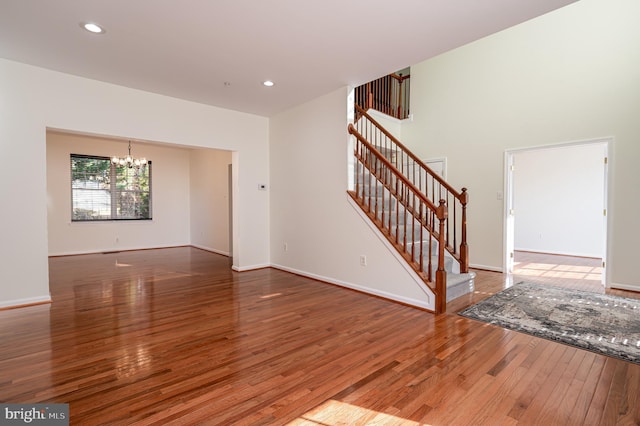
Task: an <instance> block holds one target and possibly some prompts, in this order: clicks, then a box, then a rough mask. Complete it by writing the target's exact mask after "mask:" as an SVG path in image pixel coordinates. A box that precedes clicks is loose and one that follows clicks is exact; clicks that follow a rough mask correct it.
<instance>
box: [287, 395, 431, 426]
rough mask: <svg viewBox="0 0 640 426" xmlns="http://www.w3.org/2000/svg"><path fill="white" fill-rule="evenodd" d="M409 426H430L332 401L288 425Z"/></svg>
mask: <svg viewBox="0 0 640 426" xmlns="http://www.w3.org/2000/svg"><path fill="white" fill-rule="evenodd" d="M370 424H375V425H403V426H404V425H407V426H412V425H416V426H428V425H426V424H425V423H418V422H414V421H410V420H407V419H404V418H402V417H396V416H394V415H392V414H387V413H381V412H379V411H375V410H370V409H368V408H364V407H358V406H357V405H351V404H348V403H346V402H342V401H336V400H333V399H330V400H328V401H325V402H324V403H323V404H321V405H319V406H317V407H316V408H314V409H312V410H311V411H308V412H307V413H305V414H303V415H302V416H300V417H299V418H297V419H296V420H294V421H292V422H290V423H288V425H295V426H301V425H309V426H310V425H316V426H319V425H322V426H338V425H370Z"/></svg>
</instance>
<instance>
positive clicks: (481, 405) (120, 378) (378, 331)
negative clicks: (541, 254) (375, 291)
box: [0, 247, 640, 425]
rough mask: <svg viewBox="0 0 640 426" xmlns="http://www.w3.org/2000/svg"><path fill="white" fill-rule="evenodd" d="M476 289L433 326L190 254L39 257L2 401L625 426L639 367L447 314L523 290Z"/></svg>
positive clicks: (228, 414)
mask: <svg viewBox="0 0 640 426" xmlns="http://www.w3.org/2000/svg"><path fill="white" fill-rule="evenodd" d="M477 274H478V275H477V278H476V291H475V292H474V293H472V294H470V295H467V296H464V297H462V298H459V299H456V300H454V301H453V302H451V303H450V304H449V306H448V313H446V314H443V315H440V316H434V315H432V314H429V313H426V312H423V311H421V310H418V309H413V308H410V307H407V306H403V305H400V304H396V303H393V302H389V301H385V300H382V299H379V298H375V297H371V296H367V295H364V294H360V293H357V292H354V291H350V290H346V289H343V288H340V287H336V286H333V285H329V284H325V283H321V282H318V281H314V280H311V279H307V278H304V277H300V276H296V275H291V274H289V273H286V272H283V271H279V270H275V269H262V270H257V271H249V272H242V273H237V272H233V271H232V270H231V269H230V264H229V260H228V259H227V258H225V257H223V256H219V255H216V254H212V253H208V252H205V251H202V250H198V249H195V248H188V247H183V248H173V249H162V250H148V251H136V252H123V253H111V254H97V255H86V256H73V257H60V258H52V259H50V286H51V294H52V298H53V303H52V304H50V305H40V306H33V307H27V308H20V309H13V310H5V311H0V336H2V339H1V341H0V401H1V402H5V403H6V402H12V403H36V402H58V403H69V404H70V413H71V424H77V425H95V424H117V425H129V424H135V425H167V424H180V425H189V424H206V425H209V424H211V425H220V424H233V425H236V424H241V425H260V424H275V425H283V424H293V425H338V424H340V425H344V424H349V425H351V424H402V425H414V424H415V425H418V424H428V425H481V424H486V425H509V424H510V425H514V424H519V425H530V424H540V425H555V424H557V425H569V424H575V425H586V424H593V425H596V424H603V425H613V424H622V425H637V424H640V403H639V402H638V401H640V365H635V364H631V363H627V362H624V361H620V360H617V359H613V358H607V357H604V356H601V355H596V354H594V353H591V352H586V351H583V350H580V349H575V348H572V347H569V346H565V345H561V344H558V343H554V342H550V341H546V340H542V339H538V338H534V337H530V336H528V335H525V334H521V333H517V332H512V331H508V330H504V329H501V328H499V327H495V326H491V325H487V324H482V323H479V322H476V321H473V320H469V319H466V318H462V317H460V316H458V315H457V314H456V312H457V311H458V310H460V309H462V308H464V307H466V306H468V305H470V304H472V303H475V302H477V301H479V300H481V299H484V298H486V297H488V296H489V295H490V294H493V293H495V292H497V291H499V290H501V289H503V288H504V287H505V286H506V285H510V283H511V282H513V281H515V280H518V279H520V278H521V276H520V275H518V276H514V277H507V276H505V275H503V274H499V273H495V272H487V271H477ZM525 276H526V277H527V278H526V279H530V280H534V278H532V276H531V275H530V274H529V275H525ZM556 278H557V277H556ZM557 279H559V278H557ZM572 279H574V280H578V278H572ZM581 281H582V284H579V282H578V281H570V282H569V284H570V285H572V286H576V285H584V286H587V285H588V284H589V283H587V282H586V281H589V280H588V279H582V280H581ZM558 282H562V280H561V281H558ZM558 282H556V284H557V283H558ZM616 293H617V294H621V295H624V296H627V297H636V298H640V295H639V294H637V293H631V292H621V291H618V292H616Z"/></svg>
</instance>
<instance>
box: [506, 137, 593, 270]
mask: <svg viewBox="0 0 640 426" xmlns="http://www.w3.org/2000/svg"><path fill="white" fill-rule="evenodd" d="M604 156H605V146H604V145H603V144H585V145H570V146H563V147H557V148H549V149H535V150H527V151H523V152H516V153H515V154H514V165H515V170H514V171H513V194H514V199H513V206H514V210H515V216H514V217H515V249H516V250H526V251H535V252H544V253H554V254H565V255H572V256H587V257H598V258H601V257H603V256H604V247H603V243H604V216H603V209H604V207H605V205H604V161H603V159H604Z"/></svg>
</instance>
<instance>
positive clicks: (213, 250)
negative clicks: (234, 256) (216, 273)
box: [191, 244, 231, 257]
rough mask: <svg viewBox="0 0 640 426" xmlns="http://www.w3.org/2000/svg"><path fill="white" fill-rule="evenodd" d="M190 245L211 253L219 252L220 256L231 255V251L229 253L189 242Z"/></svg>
mask: <svg viewBox="0 0 640 426" xmlns="http://www.w3.org/2000/svg"><path fill="white" fill-rule="evenodd" d="M191 247H195V248H197V249H200V250H205V251H210V252H211V253H215V254H221V255H222V256H227V257H231V253H229V252H228V251H222V250H218V249H214V248H211V247H207V246H201V245H199V244H191Z"/></svg>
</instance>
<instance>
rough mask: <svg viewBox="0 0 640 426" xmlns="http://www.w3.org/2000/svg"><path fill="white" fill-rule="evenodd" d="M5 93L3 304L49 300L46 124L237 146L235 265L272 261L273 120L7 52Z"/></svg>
mask: <svg viewBox="0 0 640 426" xmlns="http://www.w3.org/2000/svg"><path fill="white" fill-rule="evenodd" d="M0 93H2V96H0V159H3V160H6V159H8V158H10V159H11V161H5V162H4V165H3V168H2V176H3V178H4V179H0V197H2V199H4V200H11V201H12V206H13V208H5V209H2V212H1V213H0V235H1V236H2V239H1V242H0V306H10V305H17V304H23V303H31V302H37V301H43V300H48V298H49V285H48V261H47V256H48V242H47V176H46V169H47V167H46V130H47V128H51V129H61V130H69V131H73V132H80V133H85V134H97V135H106V136H114V137H123V138H131V139H138V140H146V141H153V142H157V143H172V144H179V145H186V146H191V147H201V148H218V149H224V150H232V151H234V154H233V164H234V176H233V179H234V181H235V183H236V185H235V186H234V188H236V191H237V193H234V194H233V200H234V209H233V212H234V217H233V223H234V224H235V225H236V226H234V241H233V251H234V253H233V262H234V268H236V269H247V268H252V267H257V266H261V265H267V264H268V263H269V204H268V203H269V200H268V196H267V195H266V193H265V192H264V191H258V189H257V184H258V183H267V184H268V183H269V165H268V161H266V160H265V159H268V155H269V151H268V145H269V140H268V138H269V133H268V128H269V123H268V119H267V118H265V117H259V116H255V115H251V114H244V113H239V112H235V111H230V110H224V109H221V108H216V107H211V106H206V105H201V104H196V103H193V102H187V101H183V100H179V99H174V98H169V97H166V96H160V95H155V94H151V93H147V92H142V91H138V90H133V89H129V88H125V87H121V86H115V85H111V84H106V83H102V82H98V81H94V80H89V79H84V78H79V77H75V76H71V75H67V74H62V73H58V72H53V71H49V70H45V69H42V68H37V67H32V66H28V65H24V64H19V63H16V62H12V61H7V60H0ZM26 165H28V166H29V167H26ZM18 180H19V183H20V184H19V185H16V181H18Z"/></svg>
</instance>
